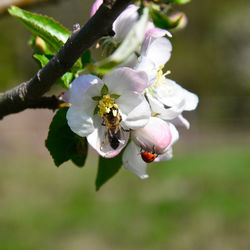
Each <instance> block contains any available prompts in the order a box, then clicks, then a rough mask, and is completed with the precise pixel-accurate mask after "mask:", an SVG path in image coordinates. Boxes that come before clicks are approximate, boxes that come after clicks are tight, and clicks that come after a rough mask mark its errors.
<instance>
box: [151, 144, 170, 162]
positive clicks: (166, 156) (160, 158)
mask: <svg viewBox="0 0 250 250" xmlns="http://www.w3.org/2000/svg"><path fill="white" fill-rule="evenodd" d="M172 158H173V149H172V148H171V147H170V148H168V150H167V151H166V152H165V153H164V154H162V155H159V156H158V157H157V158H156V159H155V162H159V161H168V160H170V159H172Z"/></svg>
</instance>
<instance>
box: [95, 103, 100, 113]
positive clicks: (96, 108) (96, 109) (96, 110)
mask: <svg viewBox="0 0 250 250" xmlns="http://www.w3.org/2000/svg"><path fill="white" fill-rule="evenodd" d="M98 111H99V108H98V104H97V105H96V107H95V109H94V115H96V114H97V113H98Z"/></svg>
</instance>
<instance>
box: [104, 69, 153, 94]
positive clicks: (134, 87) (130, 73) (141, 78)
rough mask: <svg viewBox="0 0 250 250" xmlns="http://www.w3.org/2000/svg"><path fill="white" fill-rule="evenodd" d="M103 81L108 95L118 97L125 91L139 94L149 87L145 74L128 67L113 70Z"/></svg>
mask: <svg viewBox="0 0 250 250" xmlns="http://www.w3.org/2000/svg"><path fill="white" fill-rule="evenodd" d="M103 81H104V83H105V84H106V85H107V86H108V88H109V92H110V93H114V94H120V95H122V94H123V93H124V92H126V91H135V92H138V93H141V92H142V91H143V90H144V89H146V88H147V87H148V86H149V85H150V83H149V81H148V77H147V74H146V73H145V72H143V71H140V72H138V71H136V70H133V69H131V68H128V67H122V68H118V69H115V70H113V71H112V72H111V73H109V74H108V75H105V76H104V77H103Z"/></svg>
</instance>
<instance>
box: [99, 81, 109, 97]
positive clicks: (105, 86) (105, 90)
mask: <svg viewBox="0 0 250 250" xmlns="http://www.w3.org/2000/svg"><path fill="white" fill-rule="evenodd" d="M108 92H109V89H108V86H107V85H106V84H104V85H103V87H102V89H101V95H102V96H104V95H107V94H108Z"/></svg>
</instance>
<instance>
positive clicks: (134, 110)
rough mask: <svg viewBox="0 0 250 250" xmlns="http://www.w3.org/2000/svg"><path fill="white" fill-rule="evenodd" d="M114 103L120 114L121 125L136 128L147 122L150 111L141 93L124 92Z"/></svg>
mask: <svg viewBox="0 0 250 250" xmlns="http://www.w3.org/2000/svg"><path fill="white" fill-rule="evenodd" d="M116 103H117V105H118V107H119V111H120V114H121V116H122V122H121V124H122V125H123V127H125V128H129V129H138V128H141V127H144V126H145V125H146V124H147V123H148V121H149V118H150V115H151V111H150V107H149V104H148V102H147V101H146V99H145V97H144V96H143V95H141V94H137V93H135V92H124V94H123V95H121V96H120V97H119V98H118V99H117V101H116Z"/></svg>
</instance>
